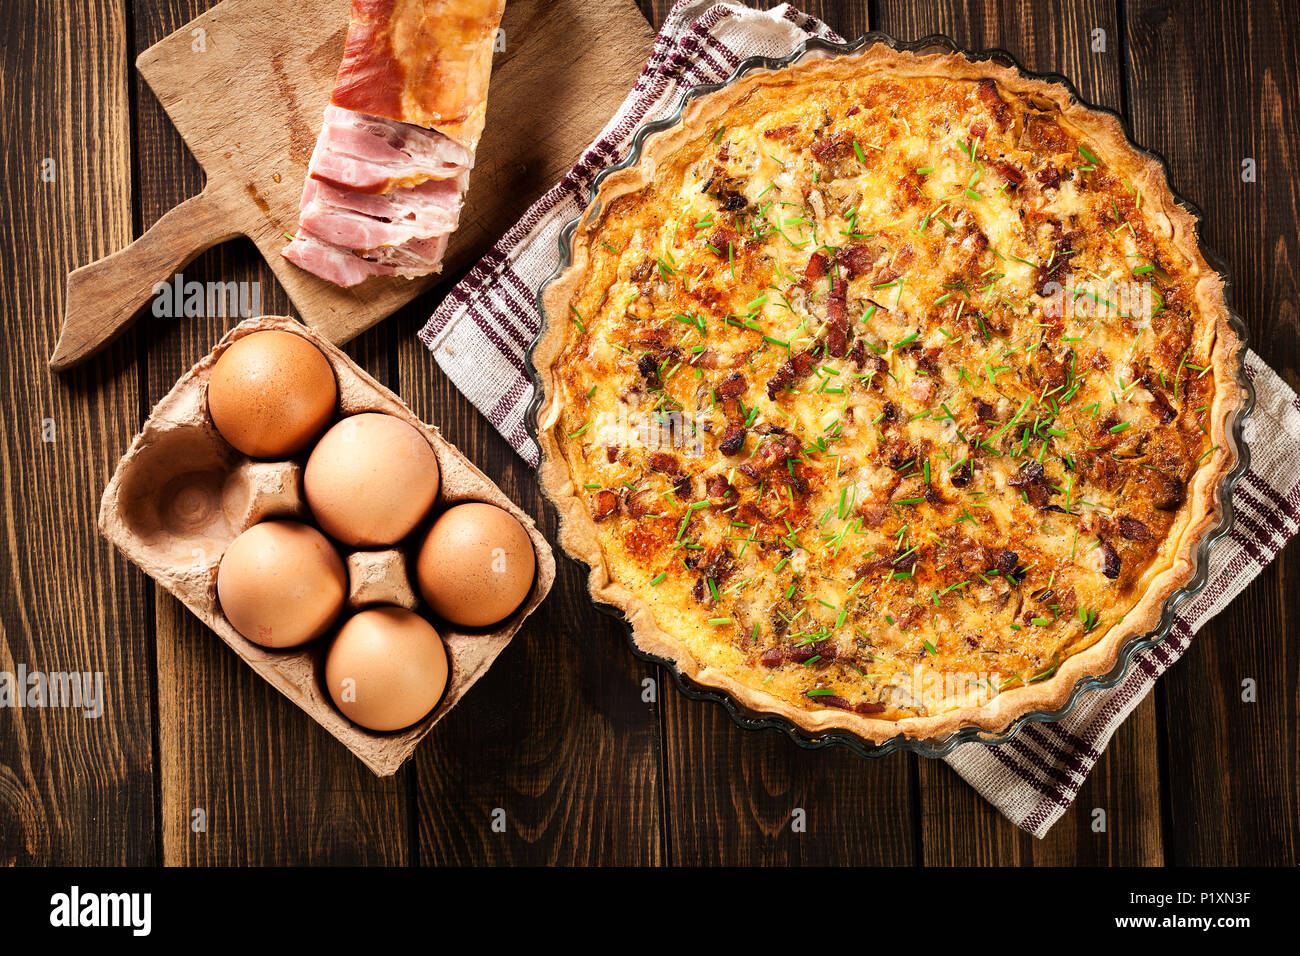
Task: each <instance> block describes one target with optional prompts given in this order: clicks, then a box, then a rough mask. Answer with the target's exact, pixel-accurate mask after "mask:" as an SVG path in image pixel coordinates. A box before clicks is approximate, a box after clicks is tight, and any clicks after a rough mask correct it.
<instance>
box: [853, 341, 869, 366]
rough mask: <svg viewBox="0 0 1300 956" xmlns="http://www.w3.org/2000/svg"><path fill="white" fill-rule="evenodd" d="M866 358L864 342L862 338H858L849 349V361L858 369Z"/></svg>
mask: <svg viewBox="0 0 1300 956" xmlns="http://www.w3.org/2000/svg"><path fill="white" fill-rule="evenodd" d="M866 358H867V349H866V343H864V342H863V341H862V339H858V340H857V341H856V342H854V343H853V348H851V349H849V361H850V362H852V363H853V366H854V368H857V369H858V370H859V371H860V370H861V369H862V365H863V363H864V362H865V361H866Z"/></svg>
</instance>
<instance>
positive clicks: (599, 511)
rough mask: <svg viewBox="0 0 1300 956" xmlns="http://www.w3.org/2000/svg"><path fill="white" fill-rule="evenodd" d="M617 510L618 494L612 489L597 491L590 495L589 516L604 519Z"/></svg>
mask: <svg viewBox="0 0 1300 956" xmlns="http://www.w3.org/2000/svg"><path fill="white" fill-rule="evenodd" d="M616 511H618V495H616V494H614V492H612V491H608V490H606V491H598V492H596V493H595V494H594V495H592V496H591V516H592V517H593V518H595V519H596V520H597V521H604V520H605V519H606V518H608V517H610V516H612V515H613V514H614V513H615V512H616Z"/></svg>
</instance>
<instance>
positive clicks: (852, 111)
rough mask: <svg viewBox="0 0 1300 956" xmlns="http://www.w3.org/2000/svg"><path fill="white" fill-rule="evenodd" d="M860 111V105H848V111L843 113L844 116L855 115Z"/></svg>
mask: <svg viewBox="0 0 1300 956" xmlns="http://www.w3.org/2000/svg"><path fill="white" fill-rule="evenodd" d="M860 112H862V108H861V107H860V106H850V107H849V111H848V112H847V113H845V114H844V115H845V116H857V115H858V114H859V113H860Z"/></svg>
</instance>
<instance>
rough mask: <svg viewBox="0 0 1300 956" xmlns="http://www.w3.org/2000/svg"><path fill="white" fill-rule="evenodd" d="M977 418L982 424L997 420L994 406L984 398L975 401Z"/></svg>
mask: <svg viewBox="0 0 1300 956" xmlns="http://www.w3.org/2000/svg"><path fill="white" fill-rule="evenodd" d="M975 418H976V419H978V420H979V421H981V422H987V421H993V420H995V419H994V415H993V406H992V405H990V404H989V403H988V402H986V401H984V399H982V398H977V399H975ZM1040 467H1041V466H1040Z"/></svg>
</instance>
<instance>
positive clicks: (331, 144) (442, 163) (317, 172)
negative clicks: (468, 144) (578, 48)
mask: <svg viewBox="0 0 1300 956" xmlns="http://www.w3.org/2000/svg"><path fill="white" fill-rule="evenodd" d="M473 165H474V154H473V153H472V152H471V151H470V150H468V149H466V148H465V147H464V146H462V145H460V144H459V143H457V142H456V141H455V140H453V139H449V138H447V137H446V136H444V135H443V134H442V133H439V132H436V131H434V130H429V129H422V128H421V127H419V126H412V125H410V124H409V123H398V122H396V121H394V120H388V119H381V118H379V117H377V116H365V115H362V114H361V113H353V112H352V111H351V110H345V109H342V108H340V107H338V106H327V107H326V108H325V123H324V125H323V126H321V131H320V137H319V138H318V139H317V140H316V149H315V150H314V151H313V152H312V155H311V165H310V166H309V167H308V175H309V176H310V177H311V178H312V179H315V180H318V181H320V182H323V183H329V184H330V185H333V186H337V187H339V188H341V189H355V190H357V191H358V192H363V193H386V192H390V191H391V190H394V189H400V188H405V187H410V186H418V185H419V184H420V183H422V182H425V181H426V180H430V179H457V178H462V179H463V178H464V177H465V175H466V173H468V171H469V169H470V168H471V167H472V166H473Z"/></svg>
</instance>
